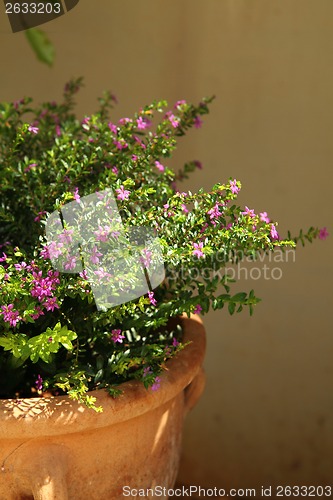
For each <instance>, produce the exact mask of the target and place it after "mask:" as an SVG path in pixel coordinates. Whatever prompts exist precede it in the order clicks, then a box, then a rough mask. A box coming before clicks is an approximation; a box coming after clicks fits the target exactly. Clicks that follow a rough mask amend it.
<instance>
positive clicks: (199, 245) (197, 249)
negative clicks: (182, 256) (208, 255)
mask: <svg viewBox="0 0 333 500" xmlns="http://www.w3.org/2000/svg"><path fill="white" fill-rule="evenodd" d="M193 246H194V250H193V252H192V255H195V256H196V257H198V259H200V257H204V256H205V254H204V253H203V251H202V250H201V249H202V248H203V243H202V242H200V243H193Z"/></svg>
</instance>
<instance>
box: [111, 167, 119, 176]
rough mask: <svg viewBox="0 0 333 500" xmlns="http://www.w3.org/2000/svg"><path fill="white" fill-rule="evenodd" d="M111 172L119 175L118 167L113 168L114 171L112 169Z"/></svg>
mask: <svg viewBox="0 0 333 500" xmlns="http://www.w3.org/2000/svg"><path fill="white" fill-rule="evenodd" d="M111 170H112V172H113V173H114V174H116V175H118V169H117V167H112V169H111Z"/></svg>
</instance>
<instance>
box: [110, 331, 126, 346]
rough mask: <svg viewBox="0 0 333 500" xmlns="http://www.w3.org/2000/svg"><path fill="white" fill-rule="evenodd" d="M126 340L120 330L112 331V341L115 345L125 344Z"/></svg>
mask: <svg viewBox="0 0 333 500" xmlns="http://www.w3.org/2000/svg"><path fill="white" fill-rule="evenodd" d="M124 338H125V335H122V333H121V330H120V329H116V330H112V332H111V340H112V342H114V343H115V344H116V343H117V342H118V343H119V344H122V343H123V339H124Z"/></svg>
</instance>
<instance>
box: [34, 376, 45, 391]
mask: <svg viewBox="0 0 333 500" xmlns="http://www.w3.org/2000/svg"><path fill="white" fill-rule="evenodd" d="M35 386H36V389H37V391H41V390H42V389H43V379H42V377H41V376H40V375H39V374H38V375H37V380H36V381H35Z"/></svg>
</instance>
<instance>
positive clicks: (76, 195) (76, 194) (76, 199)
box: [73, 187, 81, 203]
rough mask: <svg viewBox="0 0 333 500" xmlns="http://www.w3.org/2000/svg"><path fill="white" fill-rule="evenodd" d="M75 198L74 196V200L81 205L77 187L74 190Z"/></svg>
mask: <svg viewBox="0 0 333 500" xmlns="http://www.w3.org/2000/svg"><path fill="white" fill-rule="evenodd" d="M73 196H74V200H75V201H77V202H78V203H80V199H81V198H80V195H79V188H78V187H76V188H75V189H74V193H73Z"/></svg>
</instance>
